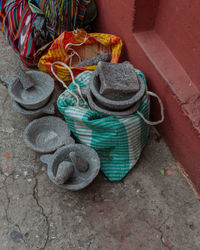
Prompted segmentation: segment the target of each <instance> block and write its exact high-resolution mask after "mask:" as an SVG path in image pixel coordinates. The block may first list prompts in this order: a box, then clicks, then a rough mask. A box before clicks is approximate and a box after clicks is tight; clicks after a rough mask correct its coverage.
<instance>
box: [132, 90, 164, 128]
mask: <svg viewBox="0 0 200 250" xmlns="http://www.w3.org/2000/svg"><path fill="white" fill-rule="evenodd" d="M147 94H148V95H149V96H153V97H156V98H157V99H158V102H159V104H160V110H161V119H160V120H159V121H156V122H152V121H149V120H147V119H146V118H145V117H144V116H143V114H142V113H140V112H139V111H137V113H138V115H139V116H140V117H141V118H142V119H143V120H144V122H146V124H148V125H152V126H154V125H158V124H160V123H161V122H163V121H164V107H163V103H162V101H161V99H160V97H159V96H158V95H156V94H155V93H153V92H151V91H147Z"/></svg>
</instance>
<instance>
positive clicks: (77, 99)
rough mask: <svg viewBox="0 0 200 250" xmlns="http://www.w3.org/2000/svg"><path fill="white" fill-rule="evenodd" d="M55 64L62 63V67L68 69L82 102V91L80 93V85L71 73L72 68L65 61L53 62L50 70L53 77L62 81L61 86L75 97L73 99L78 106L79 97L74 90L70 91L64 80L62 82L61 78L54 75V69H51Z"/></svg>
mask: <svg viewBox="0 0 200 250" xmlns="http://www.w3.org/2000/svg"><path fill="white" fill-rule="evenodd" d="M55 64H59V65H62V66H63V67H65V68H67V69H68V70H69V73H70V75H71V78H72V82H73V84H74V85H75V86H76V87H77V90H78V93H79V95H80V97H81V99H82V100H83V102H84V103H85V99H84V98H83V96H82V93H81V90H80V86H79V85H78V84H77V83H76V82H75V79H74V75H73V72H72V70H71V69H70V67H69V66H68V65H66V64H65V63H63V62H53V63H52V65H51V72H52V73H53V75H54V76H55V78H56V79H57V80H58V81H59V82H61V83H62V85H63V87H64V88H66V89H67V91H68V92H69V93H70V94H71V95H72V96H74V97H75V99H76V101H77V106H79V98H78V96H77V95H76V94H75V93H74V92H72V91H71V90H70V89H69V88H68V87H67V85H66V84H65V82H64V81H63V80H61V79H60V78H59V77H58V76H57V75H56V73H55V71H54V69H53V66H54V65H55Z"/></svg>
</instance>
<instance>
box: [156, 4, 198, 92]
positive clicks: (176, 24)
mask: <svg viewBox="0 0 200 250" xmlns="http://www.w3.org/2000/svg"><path fill="white" fill-rule="evenodd" d="M199 11H200V1H199V0H192V1H188V0H181V1H180V0H167V1H166V0H161V1H160V4H159V8H158V15H157V18H156V24H155V30H156V32H157V33H158V34H159V36H160V37H162V39H163V41H164V42H165V43H166V45H167V46H168V47H169V49H170V50H171V51H172V53H173V54H174V56H175V57H176V58H177V59H178V61H179V62H180V63H181V65H182V66H183V68H184V69H185V71H186V72H187V74H188V75H189V76H190V78H191V79H192V81H193V82H194V83H195V84H196V85H198V87H199V88H200V81H199V79H200V70H197V64H199V62H200V46H199V45H200V32H199V29H200V18H199Z"/></svg>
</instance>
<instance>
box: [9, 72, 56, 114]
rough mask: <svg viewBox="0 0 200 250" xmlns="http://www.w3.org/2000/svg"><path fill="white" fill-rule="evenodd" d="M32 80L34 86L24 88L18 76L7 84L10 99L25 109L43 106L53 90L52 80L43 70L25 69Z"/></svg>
mask: <svg viewBox="0 0 200 250" xmlns="http://www.w3.org/2000/svg"><path fill="white" fill-rule="evenodd" d="M27 75H29V76H30V77H31V78H32V79H33V80H34V83H35V84H34V87H32V88H30V89H28V90H25V89H24V88H23V86H22V84H21V82H20V81H19V79H18V78H16V80H15V81H14V82H13V83H12V84H9V85H8V93H9V95H10V96H11V98H12V99H14V100H15V101H16V102H17V103H19V104H20V105H21V106H23V107H24V108H26V109H32V110H33V109H38V108H41V107H42V106H44V105H45V104H46V103H47V102H48V100H49V98H50V96H51V94H52V93H53V90H54V80H53V78H52V77H51V76H49V75H48V74H46V73H44V72H39V71H27Z"/></svg>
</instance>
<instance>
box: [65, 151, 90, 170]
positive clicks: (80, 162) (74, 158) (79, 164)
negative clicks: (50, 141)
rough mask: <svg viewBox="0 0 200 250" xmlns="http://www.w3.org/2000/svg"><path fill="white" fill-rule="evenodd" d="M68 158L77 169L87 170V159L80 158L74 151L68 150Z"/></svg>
mask: <svg viewBox="0 0 200 250" xmlns="http://www.w3.org/2000/svg"><path fill="white" fill-rule="evenodd" d="M69 158H70V160H71V162H72V163H73V165H74V166H75V167H76V168H77V169H78V171H80V172H86V171H87V170H88V168H89V164H88V161H86V160H85V159H84V158H81V157H80V156H79V155H78V154H77V153H76V152H70V153H69Z"/></svg>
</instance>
